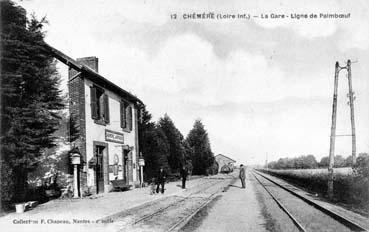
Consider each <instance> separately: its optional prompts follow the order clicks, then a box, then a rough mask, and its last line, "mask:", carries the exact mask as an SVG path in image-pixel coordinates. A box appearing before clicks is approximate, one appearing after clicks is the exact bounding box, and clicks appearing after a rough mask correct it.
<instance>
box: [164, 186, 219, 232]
mask: <svg viewBox="0 0 369 232" xmlns="http://www.w3.org/2000/svg"><path fill="white" fill-rule="evenodd" d="M215 194H217V193H216V192H215V193H213V194H211V195H210V196H209V197H207V198H206V201H205V202H203V203H202V204H201V205H200V206H199V207H198V208H197V209H196V210H195V211H193V212H192V213H191V214H189V215H187V216H185V217H183V218H181V219H180V220H178V221H177V222H176V223H175V224H174V225H172V226H171V227H170V228H169V229H168V230H166V232H170V231H174V230H175V229H177V228H178V227H179V226H180V225H183V224H186V223H187V222H188V221H189V220H191V219H192V218H193V217H194V216H195V215H196V214H197V213H198V212H199V211H200V210H201V209H203V208H204V207H205V206H207V205H208V204H209V203H210V202H212V201H213V200H214V199H215V196H214V195H215ZM178 229H180V228H178Z"/></svg>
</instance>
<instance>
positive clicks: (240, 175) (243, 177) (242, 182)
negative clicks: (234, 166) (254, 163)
mask: <svg viewBox="0 0 369 232" xmlns="http://www.w3.org/2000/svg"><path fill="white" fill-rule="evenodd" d="M239 177H240V179H241V184H242V188H246V184H245V179H246V170H245V167H244V166H243V164H241V165H240V174H239Z"/></svg>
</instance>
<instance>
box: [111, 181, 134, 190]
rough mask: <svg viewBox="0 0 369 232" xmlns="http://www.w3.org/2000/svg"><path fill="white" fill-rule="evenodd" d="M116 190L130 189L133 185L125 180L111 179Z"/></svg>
mask: <svg viewBox="0 0 369 232" xmlns="http://www.w3.org/2000/svg"><path fill="white" fill-rule="evenodd" d="M110 182H111V183H112V185H113V189H114V191H126V190H129V189H130V188H131V187H132V185H128V184H126V182H125V180H111V181H110Z"/></svg>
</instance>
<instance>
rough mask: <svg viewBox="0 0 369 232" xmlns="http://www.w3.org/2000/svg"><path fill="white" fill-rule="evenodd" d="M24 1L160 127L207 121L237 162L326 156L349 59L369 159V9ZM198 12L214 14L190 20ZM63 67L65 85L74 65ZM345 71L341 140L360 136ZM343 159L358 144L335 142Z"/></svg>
mask: <svg viewBox="0 0 369 232" xmlns="http://www.w3.org/2000/svg"><path fill="white" fill-rule="evenodd" d="M17 3H18V4H19V5H21V6H23V7H24V8H25V9H26V10H27V12H28V13H34V14H35V15H36V16H37V17H38V18H41V17H43V16H46V17H47V19H48V22H49V24H48V25H47V26H46V27H45V29H46V31H47V36H46V38H45V40H46V41H47V42H48V43H49V44H50V45H52V46H54V47H55V48H57V49H58V50H60V51H62V52H64V53H65V54H67V55H69V56H70V57H73V58H78V57H85V56H96V57H98V58H99V73H100V74H102V75H103V76H105V77H106V78H108V79H109V80H111V81H112V82H114V83H115V84H117V85H119V86H120V87H122V88H123V89H126V90H128V91H130V92H131V93H133V94H135V95H136V96H137V97H139V98H140V99H141V100H142V101H143V102H144V103H145V104H146V105H147V109H148V110H149V112H151V113H152V115H153V119H154V120H155V121H157V120H158V119H159V118H160V117H162V116H163V115H164V114H165V113H167V114H168V115H169V116H170V117H171V118H172V120H173V121H174V123H175V125H176V126H177V127H178V129H179V130H180V131H181V132H182V134H183V135H184V136H187V134H188V132H189V131H190V130H191V128H192V126H193V123H194V121H195V120H196V119H201V120H202V122H203V124H204V125H205V128H206V130H207V131H208V134H209V139H210V143H211V148H212V150H213V152H214V154H215V155H216V154H224V155H227V156H229V157H231V158H233V159H235V160H237V161H238V162H239V163H246V164H264V163H265V160H266V156H268V160H269V161H272V160H277V159H278V158H281V157H296V156H300V155H307V154H313V155H315V157H316V158H317V159H318V161H319V160H320V159H321V158H322V157H323V156H327V155H328V153H329V137H330V127H331V114H332V97H333V78H334V67H335V62H336V61H338V62H339V63H340V66H345V65H346V61H347V60H348V59H351V60H352V61H353V63H352V80H353V88H354V92H355V97H356V100H355V102H354V105H355V122H356V134H357V152H358V153H360V152H369V121H368V119H369V104H368V102H369V78H368V77H369V65H368V62H369V1H366V0H358V1H355V4H353V3H352V2H350V1H343V0H342V1H341V0H327V1H321V0H301V1H296V0H285V1H282V0H281V1H270V0H261V1H249V0H248V1H245V0H227V1H221V0H204V1H195V0H191V1H180V0H163V1H150V0H144V1H142V0H135V1H119V0H109V1H102V0H78V1H72V0H47V1H45V0H42V1H41V0H23V1H17ZM192 13H198V14H201V13H206V14H208V13H214V15H215V17H216V18H215V19H188V17H187V19H185V18H184V14H185V17H186V16H188V15H189V14H192ZM321 13H322V14H335V13H336V14H345V15H349V17H347V18H321V17H320V14H321ZM218 14H220V15H221V18H217V15H218ZM232 14H234V15H236V18H235V19H233V18H227V15H232ZM238 14H241V15H243V14H246V15H250V18H249V19H242V18H237V15H238ZM272 14H273V15H272ZM311 14H316V15H317V18H310V15H311ZM174 15H176V17H175V16H174ZM266 15H267V16H268V18H266ZM276 15H285V16H288V18H287V17H285V18H276ZM295 15H302V17H300V19H297V18H296V17H293V16H295ZM305 15H307V17H308V18H304V16H305ZM272 16H274V17H272ZM292 17H293V18H292ZM174 18H175V19H174ZM58 69H59V72H60V74H61V76H62V78H63V82H62V86H61V88H64V89H66V80H67V67H66V66H65V65H63V64H59V65H58ZM346 74H347V72H346V71H345V70H342V71H340V76H339V87H338V116H337V134H350V133H351V132H350V130H351V127H350V111H349V107H348V105H347V101H348V98H347V96H346V95H347V93H348V85H347V78H346ZM336 154H337V155H343V156H348V155H350V154H351V137H337V139H336Z"/></svg>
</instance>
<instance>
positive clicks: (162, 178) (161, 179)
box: [156, 167, 167, 193]
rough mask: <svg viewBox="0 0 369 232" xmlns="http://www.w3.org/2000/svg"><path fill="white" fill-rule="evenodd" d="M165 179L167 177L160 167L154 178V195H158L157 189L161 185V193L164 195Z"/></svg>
mask: <svg viewBox="0 0 369 232" xmlns="http://www.w3.org/2000/svg"><path fill="white" fill-rule="evenodd" d="M166 178H167V175H166V173H165V171H164V168H163V167H160V170H159V172H158V176H157V178H156V181H157V183H156V193H159V189H160V188H159V187H160V185H161V193H164V185H165V180H166Z"/></svg>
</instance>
